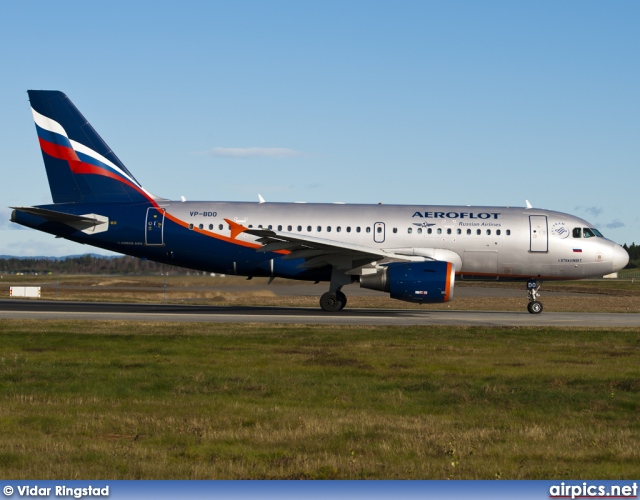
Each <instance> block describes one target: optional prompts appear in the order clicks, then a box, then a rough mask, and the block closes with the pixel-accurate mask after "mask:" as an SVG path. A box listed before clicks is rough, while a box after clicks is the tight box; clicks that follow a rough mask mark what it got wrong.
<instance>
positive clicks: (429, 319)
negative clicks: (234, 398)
mask: <svg viewBox="0 0 640 500" xmlns="http://www.w3.org/2000/svg"><path fill="white" fill-rule="evenodd" d="M0 319H61V320H71V319H74V320H118V321H162V322H208V323H228V322H232V323H289V324H293V323H296V324H318V325H365V326H373V325H381V326H385V325H396V326H411V325H467V326H555V327H559V326H564V327H567V326H575V327H585V326H600V327H640V314H613V313H557V312H543V313H542V314H539V315H534V314H529V313H527V312H526V311H523V312H498V311H447V310H432V309H425V310H422V311H421V310H404V309H384V310H375V309H350V308H348V307H347V308H346V309H344V310H342V311H340V312H338V313H325V312H322V311H321V310H320V309H315V308H297V307H295V308H294V307H291V308H282V307H240V306H198V305H174V304H121V303H89V302H66V301H46V300H20V299H9V300H0Z"/></svg>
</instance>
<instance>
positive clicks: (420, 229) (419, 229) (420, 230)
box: [378, 227, 422, 234]
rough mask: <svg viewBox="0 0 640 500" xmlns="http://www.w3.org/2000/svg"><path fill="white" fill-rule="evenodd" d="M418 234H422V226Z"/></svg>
mask: <svg viewBox="0 0 640 500" xmlns="http://www.w3.org/2000/svg"><path fill="white" fill-rule="evenodd" d="M378 229H380V228H378ZM418 234H422V228H421V227H419V228H418Z"/></svg>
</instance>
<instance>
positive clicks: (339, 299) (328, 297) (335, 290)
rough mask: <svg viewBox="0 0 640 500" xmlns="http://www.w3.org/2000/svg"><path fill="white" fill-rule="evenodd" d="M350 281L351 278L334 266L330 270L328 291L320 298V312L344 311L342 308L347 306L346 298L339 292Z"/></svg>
mask: <svg viewBox="0 0 640 500" xmlns="http://www.w3.org/2000/svg"><path fill="white" fill-rule="evenodd" d="M352 281H353V276H351V275H349V274H345V273H344V272H342V271H340V270H338V269H336V267H335V266H334V267H333V268H332V269H331V282H330V284H329V291H328V292H326V293H324V294H323V295H322V297H320V307H321V308H322V310H323V311H326V312H338V311H340V310H342V309H344V306H346V305H347V296H346V295H345V294H344V293H342V291H341V290H342V287H343V286H344V285H348V284H349V283H351V282H352Z"/></svg>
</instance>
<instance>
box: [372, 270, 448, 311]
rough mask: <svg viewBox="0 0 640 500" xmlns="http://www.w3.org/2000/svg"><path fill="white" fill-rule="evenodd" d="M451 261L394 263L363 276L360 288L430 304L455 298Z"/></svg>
mask: <svg viewBox="0 0 640 500" xmlns="http://www.w3.org/2000/svg"><path fill="white" fill-rule="evenodd" d="M455 275H456V272H455V266H454V265H453V264H452V263H451V262H442V261H428V262H392V263H391V264H387V265H385V267H384V269H382V270H381V271H379V272H377V273H375V274H364V275H362V276H360V288H368V289H370V290H378V291H380V292H387V293H389V294H390V297H391V298H392V299H398V300H404V301H407V302H418V303H420V304H430V303H436V302H448V301H449V300H451V299H452V298H453V284H454V281H455Z"/></svg>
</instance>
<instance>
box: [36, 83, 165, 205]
mask: <svg viewBox="0 0 640 500" xmlns="http://www.w3.org/2000/svg"><path fill="white" fill-rule="evenodd" d="M28 94H29V101H30V103H31V111H32V113H33V119H34V121H35V124H36V131H37V132H38V141H39V142H40V149H41V150H42V157H43V159H44V165H45V168H46V170H47V177H48V179H49V187H50V188H51V196H52V198H53V202H54V203H109V202H144V201H147V202H149V201H151V202H152V201H153V200H155V199H157V197H155V196H153V195H152V194H150V193H148V192H147V191H146V190H145V189H144V188H143V187H142V185H141V184H140V183H139V182H138V181H137V180H136V179H135V178H134V177H133V175H132V174H131V172H129V170H127V168H126V167H125V166H124V164H123V163H122V162H121V161H120V160H119V159H118V157H117V156H116V155H115V153H114V152H113V151H112V150H111V148H109V146H107V144H106V143H105V142H104V141H103V140H102V138H101V137H100V136H99V135H98V133H97V132H96V131H95V130H94V128H93V127H92V126H91V125H90V124H89V122H88V121H87V119H86V118H85V117H84V116H82V113H80V111H78V109H77V108H76V107H75V106H74V105H73V103H72V102H71V100H70V99H69V98H68V97H67V96H66V95H65V94H63V93H62V92H58V91H55V90H29V91H28Z"/></svg>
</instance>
